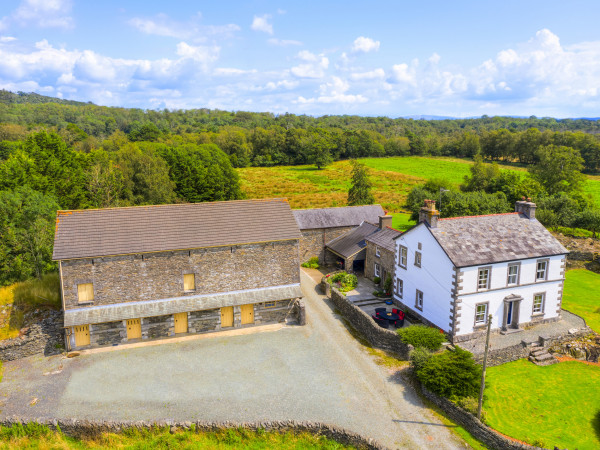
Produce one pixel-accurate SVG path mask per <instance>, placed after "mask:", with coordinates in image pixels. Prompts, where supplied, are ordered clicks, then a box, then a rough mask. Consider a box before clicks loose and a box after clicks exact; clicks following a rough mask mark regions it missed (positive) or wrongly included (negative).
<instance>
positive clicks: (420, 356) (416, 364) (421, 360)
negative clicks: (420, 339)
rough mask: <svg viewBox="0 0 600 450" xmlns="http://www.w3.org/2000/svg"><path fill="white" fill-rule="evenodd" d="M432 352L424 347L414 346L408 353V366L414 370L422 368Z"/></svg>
mask: <svg viewBox="0 0 600 450" xmlns="http://www.w3.org/2000/svg"><path fill="white" fill-rule="evenodd" d="M431 356H432V353H431V352H430V351H429V350H427V349H426V348H424V347H418V348H415V349H414V350H413V351H412V352H411V353H410V366H411V367H412V368H413V369H414V370H415V372H416V371H417V370H419V369H422V368H423V366H424V365H425V363H426V362H427V361H429V359H430V358H431Z"/></svg>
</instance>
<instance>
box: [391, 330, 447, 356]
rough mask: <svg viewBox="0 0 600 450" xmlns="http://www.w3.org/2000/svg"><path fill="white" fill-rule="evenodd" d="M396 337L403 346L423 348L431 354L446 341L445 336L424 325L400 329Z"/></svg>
mask: <svg viewBox="0 0 600 450" xmlns="http://www.w3.org/2000/svg"><path fill="white" fill-rule="evenodd" d="M398 335H399V336H400V339H401V340H402V342H404V343H405V344H410V345H412V346H413V347H415V348H419V347H424V348H426V349H428V350H431V351H432V352H435V351H436V350H439V349H440V347H441V346H442V342H444V341H445V340H446V336H445V335H443V334H442V333H440V330H438V329H437V328H431V327H428V326H425V325H411V326H410V327H406V328H400V329H399V330H398Z"/></svg>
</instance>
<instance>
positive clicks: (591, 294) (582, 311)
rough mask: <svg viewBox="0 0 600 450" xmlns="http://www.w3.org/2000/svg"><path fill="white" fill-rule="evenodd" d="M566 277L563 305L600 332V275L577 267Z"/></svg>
mask: <svg viewBox="0 0 600 450" xmlns="http://www.w3.org/2000/svg"><path fill="white" fill-rule="evenodd" d="M565 277H566V280H565V291H564V294H563V302H562V307H563V308H564V309H566V310H567V311H571V312H573V313H575V314H577V315H579V316H581V317H583V318H584V319H585V321H586V323H587V324H588V326H589V327H590V328H592V330H594V331H595V332H597V333H600V289H599V288H600V275H598V274H597V273H594V272H591V271H589V270H585V269H575V270H569V271H568V272H567V273H566V275H565ZM599 407H600V405H599Z"/></svg>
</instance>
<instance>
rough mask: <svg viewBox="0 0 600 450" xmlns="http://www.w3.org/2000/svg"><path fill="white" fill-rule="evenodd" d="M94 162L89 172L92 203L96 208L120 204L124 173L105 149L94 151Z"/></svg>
mask: <svg viewBox="0 0 600 450" xmlns="http://www.w3.org/2000/svg"><path fill="white" fill-rule="evenodd" d="M92 158H93V160H94V163H93V164H92V166H91V167H90V168H89V170H88V173H87V190H88V192H89V196H90V205H91V206H92V207H94V208H110V207H112V206H119V203H120V199H121V197H122V196H123V188H124V180H123V173H122V172H121V170H120V169H119V168H118V167H117V165H116V164H115V162H114V161H112V160H111V159H110V158H109V155H108V154H107V153H106V152H105V151H103V150H97V151H95V152H93V153H92Z"/></svg>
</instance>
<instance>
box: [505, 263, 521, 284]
mask: <svg viewBox="0 0 600 450" xmlns="http://www.w3.org/2000/svg"><path fill="white" fill-rule="evenodd" d="M513 267H516V269H517V272H516V273H513V274H511V273H510V269H512V268H513ZM506 274H507V275H506V285H507V286H518V285H519V280H520V277H521V263H511V264H509V265H508V268H507V269H506ZM511 277H514V280H515V281H514V282H512V283H511V281H510V279H511Z"/></svg>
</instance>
